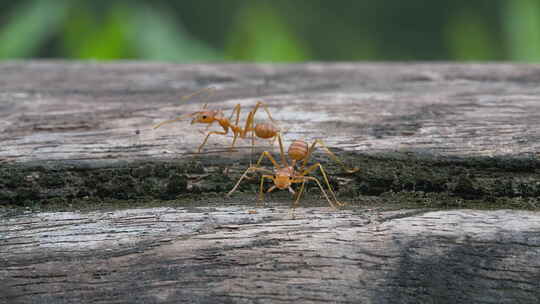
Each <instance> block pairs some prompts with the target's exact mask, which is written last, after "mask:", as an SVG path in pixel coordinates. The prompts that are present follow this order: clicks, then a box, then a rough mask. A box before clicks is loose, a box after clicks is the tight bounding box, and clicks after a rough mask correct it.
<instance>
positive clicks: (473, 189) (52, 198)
mask: <svg viewBox="0 0 540 304" xmlns="http://www.w3.org/2000/svg"><path fill="white" fill-rule="evenodd" d="M341 157H343V159H344V160H345V161H346V162H347V163H348V164H354V165H355V166H357V167H359V168H360V169H361V170H360V171H358V172H357V173H355V174H347V173H344V172H343V170H342V169H341V168H340V167H339V166H337V165H335V164H333V163H332V162H331V161H330V160H328V159H325V158H319V159H318V160H319V161H321V163H323V164H324V165H325V168H326V169H327V171H328V173H329V174H330V180H331V184H332V186H333V187H334V189H335V190H336V192H337V194H338V196H340V197H341V198H343V200H345V201H348V202H352V203H351V205H353V206H354V205H366V204H367V205H373V204H375V205H384V204H397V205H400V206H401V207H414V208H417V207H428V208H465V207H475V208H519V209H538V208H539V207H540V160H537V159H534V158H520V159H510V158H467V159H459V158H455V159H450V158H440V159H439V158H434V157H431V156H418V154H415V155H410V154H406V153H388V154H381V155H378V156H369V155H358V154H343V153H342V154H341ZM248 163H249V161H247V160H236V161H233V160H218V159H215V158H213V159H212V158H208V159H204V158H200V159H189V160H186V159H184V160H176V161H171V160H159V161H156V160H148V161H134V162H121V161H118V162H110V163H108V164H104V163H101V164H98V163H97V162H96V163H93V162H88V163H82V162H64V163H62V162H53V163H25V164H17V163H15V164H2V165H0V205H4V206H29V207H34V206H46V205H50V206H52V205H55V206H77V207H83V205H86V204H102V203H105V202H106V203H107V204H113V205H114V204H119V205H123V204H128V205H131V204H132V203H133V202H152V204H160V203H163V204H166V202H171V201H172V202H188V201H197V204H199V205H200V204H206V203H212V202H214V203H220V202H223V203H226V202H227V200H228V199H227V198H224V194H225V193H227V192H228V191H229V190H230V189H231V188H232V187H233V186H234V184H235V182H236V180H237V179H238V178H239V176H240V175H241V173H242V171H243V170H244V169H245V168H246V167H247V165H248ZM316 176H317V175H316ZM317 177H320V178H321V180H322V176H320V175H318V176H317ZM258 186H259V179H258V177H256V176H254V177H253V178H252V179H250V180H246V181H245V182H243V183H242V184H241V186H240V187H239V189H238V191H237V193H235V196H234V197H236V198H243V199H245V198H249V200H250V201H251V200H255V198H256V193H257V191H258ZM269 186H270V185H268V184H267V185H266V186H265V187H266V188H269ZM274 192H276V191H274ZM277 192H279V191H277ZM318 193H319V190H318V188H316V185H311V186H310V187H309V189H308V195H307V201H317V199H315V200H309V197H310V195H311V196H312V197H317V196H318V195H319V194H318ZM268 197H270V199H272V198H274V199H275V198H279V199H283V200H285V201H287V202H289V201H290V195H289V194H288V193H285V194H283V193H270V194H268ZM319 200H320V202H321V205H325V204H326V202H325V200H324V198H322V197H321V198H320V199H319ZM303 205H305V203H303Z"/></svg>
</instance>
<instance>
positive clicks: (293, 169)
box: [227, 134, 360, 212]
mask: <svg viewBox="0 0 540 304" xmlns="http://www.w3.org/2000/svg"><path fill="white" fill-rule="evenodd" d="M277 137H278V141H279V148H280V153H281V165H280V164H278V163H277V162H276V160H275V159H274V158H273V157H272V155H271V154H270V153H269V152H268V151H264V152H263V153H262V154H261V156H260V157H259V160H258V161H257V164H256V165H255V166H250V167H249V168H247V170H246V171H245V172H244V174H242V176H241V177H240V179H239V180H238V182H237V183H236V185H235V186H234V187H233V188H232V190H231V191H229V193H227V196H230V195H231V194H232V193H233V192H234V191H236V189H237V188H238V186H239V185H240V183H241V182H242V180H243V179H244V178H246V177H247V174H248V173H249V172H262V173H265V174H263V175H262V176H261V182H260V186H259V202H260V201H263V200H264V189H263V184H264V180H265V179H270V180H271V181H272V182H273V183H274V185H273V186H272V187H270V188H269V189H268V190H267V191H266V192H271V191H273V190H275V189H276V188H277V189H280V190H285V189H287V190H289V192H291V193H292V194H293V195H295V196H296V200H295V201H294V203H293V207H292V208H293V212H294V208H296V207H297V206H298V202H299V201H300V198H301V196H302V194H303V192H304V186H305V184H306V182H307V181H315V182H316V183H317V185H318V186H319V189H321V192H322V194H323V195H324V197H325V198H326V200H327V201H328V204H329V205H330V206H331V207H332V208H333V209H337V208H336V205H338V206H343V205H345V204H344V203H342V202H340V201H338V199H337V198H336V194H335V193H334V190H332V187H331V186H330V182H329V181H328V176H327V175H326V172H325V170H324V168H323V166H322V165H321V163H316V164H314V165H311V166H309V167H306V166H307V162H308V161H309V159H310V157H311V154H312V152H313V150H314V149H315V147H316V145H317V144H318V145H320V146H321V147H322V148H323V149H324V150H325V152H326V153H327V154H328V155H330V157H331V158H332V159H333V160H334V161H336V162H337V163H338V164H339V165H340V166H342V167H343V169H344V170H345V171H346V172H347V173H355V172H357V171H358V170H360V169H358V168H348V167H347V166H346V165H345V164H344V163H343V162H342V161H341V160H339V158H338V157H337V156H336V155H335V154H334V153H332V152H331V151H330V150H329V149H328V148H327V147H326V145H325V144H324V143H323V142H322V140H320V139H317V140H315V141H314V142H313V143H312V144H311V146H309V147H308V144H307V143H306V142H305V141H303V140H296V141H294V142H293V143H292V144H291V145H290V146H289V150H288V151H287V154H288V156H289V158H291V159H292V160H291V163H290V164H289V162H288V160H287V158H286V157H285V153H284V150H283V142H282V140H281V135H280V134H278V135H277ZM265 157H266V158H268V159H269V160H270V161H271V162H272V164H273V165H274V171H272V170H268V169H264V168H261V167H260V164H261V162H262V160H263V158H265ZM298 162H301V165H300V166H297V163H298ZM316 169H319V170H320V171H321V173H322V176H323V178H324V182H325V183H326V186H327V187H328V191H329V192H330V193H331V195H332V198H333V200H334V202H332V200H331V199H330V198H329V197H328V195H327V194H326V191H324V188H323V186H322V185H321V183H320V181H319V180H318V179H317V178H316V177H313V176H309V174H310V173H311V172H313V171H315V170H316ZM296 183H302V185H301V186H300V190H299V191H298V193H296V192H295V191H294V190H293V189H292V184H296Z"/></svg>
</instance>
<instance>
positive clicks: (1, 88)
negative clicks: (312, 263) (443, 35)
mask: <svg viewBox="0 0 540 304" xmlns="http://www.w3.org/2000/svg"><path fill="white" fill-rule="evenodd" d="M0 70H2V74H3V76H2V79H0V104H1V106H2V111H1V112H0V115H1V116H0V118H1V121H2V122H1V123H0V131H1V134H2V135H1V136H2V137H1V140H2V146H1V147H0V157H1V158H6V159H11V160H15V161H29V160H74V159H75V160H80V159H110V158H114V159H119V158H121V159H140V158H143V159H144V158H149V157H156V156H159V157H163V156H171V157H172V156H181V155H185V154H186V153H189V152H193V151H194V150H195V148H196V147H197V146H198V144H199V143H200V142H201V141H202V136H201V135H200V134H199V133H198V132H196V131H195V130H196V128H193V126H191V125H189V124H188V123H187V122H185V123H177V124H173V125H169V126H167V127H163V128H160V129H158V130H155V131H153V130H152V128H151V127H152V126H153V125H155V124H156V123H158V122H161V121H163V120H166V119H170V118H174V117H177V116H178V115H180V114H184V113H188V112H190V111H194V110H197V109H200V108H201V104H202V102H201V100H200V99H194V100H191V101H188V102H184V103H183V102H181V101H180V97H181V96H183V95H185V94H188V93H190V92H193V91H195V90H197V89H200V88H203V87H208V86H213V87H215V88H216V89H217V92H216V93H215V95H214V96H213V97H212V98H211V99H210V102H211V103H210V104H211V107H212V108H218V109H223V110H224V111H225V112H228V111H229V110H232V108H233V106H234V105H236V104H237V103H240V104H242V106H243V111H244V113H246V112H247V110H248V109H250V107H251V106H253V105H254V104H255V103H256V102H257V101H258V100H263V101H265V102H266V103H267V104H268V105H269V107H270V109H271V111H272V113H273V115H274V116H275V118H276V119H277V120H278V121H280V122H281V123H282V126H283V127H284V128H285V129H287V130H288V132H287V134H286V139H287V142H290V141H292V140H293V139H296V138H304V139H307V140H313V139H314V138H322V139H324V140H325V141H327V143H328V144H329V145H331V146H333V147H336V148H341V149H344V150H349V151H358V152H363V153H378V152H381V151H412V152H416V153H419V152H421V153H430V154H434V155H442V156H500V155H511V156H517V155H521V156H536V155H537V153H538V151H539V148H540V140H539V139H540V125H539V124H540V103H539V102H538V95H539V93H540V92H539V90H540V89H538V85H537V84H538V81H539V79H540V76H539V75H540V67H539V66H536V65H513V64H467V65H465V64H461V65H459V64H353V63H339V64H317V63H311V64H297V65H264V64H263V65H248V64H235V65H231V64H221V65H220V64H212V65H204V64H199V65H172V64H149V63H111V64H82V63H55V62H24V63H20V62H13V63H1V64H0ZM258 119H259V120H260V121H261V120H265V119H266V117H265V116H264V115H263V113H260V115H258ZM230 141H231V139H230V138H228V139H227V138H223V137H222V138H219V137H217V138H212V139H211V141H210V144H209V146H208V148H211V149H212V148H213V149H218V150H222V149H223V147H225V146H227V143H230ZM244 145H249V143H248V142H246V143H244Z"/></svg>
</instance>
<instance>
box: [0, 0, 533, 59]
mask: <svg viewBox="0 0 540 304" xmlns="http://www.w3.org/2000/svg"><path fill="white" fill-rule="evenodd" d="M17 58H69V59H95V60H115V59H142V60H161V61H172V62H198V61H264V62H290V61H343V60H348V61H353V60H378V61H381V60H399V61H407V60H475V61H487V60H491V61H493V60H511V61H524V62H535V61H539V60H540V0H475V1H470V0H447V1H444V0H407V1H399V0H378V1H375V0H364V1H362V0H356V1H355V0H199V1H196V0H193V1H188V0H184V1H160V0H154V1H127V0H126V1H122V0H118V1H111V0H109V1H105V0H93V1H84V0H27V1H22V0H21V1H13V0H11V1H9V0H0V59H1V60H6V59H17Z"/></svg>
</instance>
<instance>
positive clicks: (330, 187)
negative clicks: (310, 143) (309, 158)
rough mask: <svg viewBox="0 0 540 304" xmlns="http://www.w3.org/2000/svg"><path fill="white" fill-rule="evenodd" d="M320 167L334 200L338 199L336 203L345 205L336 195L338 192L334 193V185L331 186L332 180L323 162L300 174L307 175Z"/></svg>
mask: <svg viewBox="0 0 540 304" xmlns="http://www.w3.org/2000/svg"><path fill="white" fill-rule="evenodd" d="M317 168H318V169H319V170H321V173H322V176H323V178H324V182H325V183H326V186H327V187H328V190H329V191H330V193H331V194H332V196H333V197H334V200H335V201H336V203H337V204H338V205H340V206H343V205H345V204H344V203H342V202H340V201H338V199H337V197H336V194H335V193H334V190H332V186H330V182H329V180H328V176H327V175H326V172H325V171H324V168H323V166H322V165H321V163H316V164H314V165H312V166H310V167H309V168H307V169H305V170H304V171H303V172H302V173H301V174H300V175H302V176H304V175H307V174H309V173H311V172H312V171H314V170H316V169H317Z"/></svg>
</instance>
